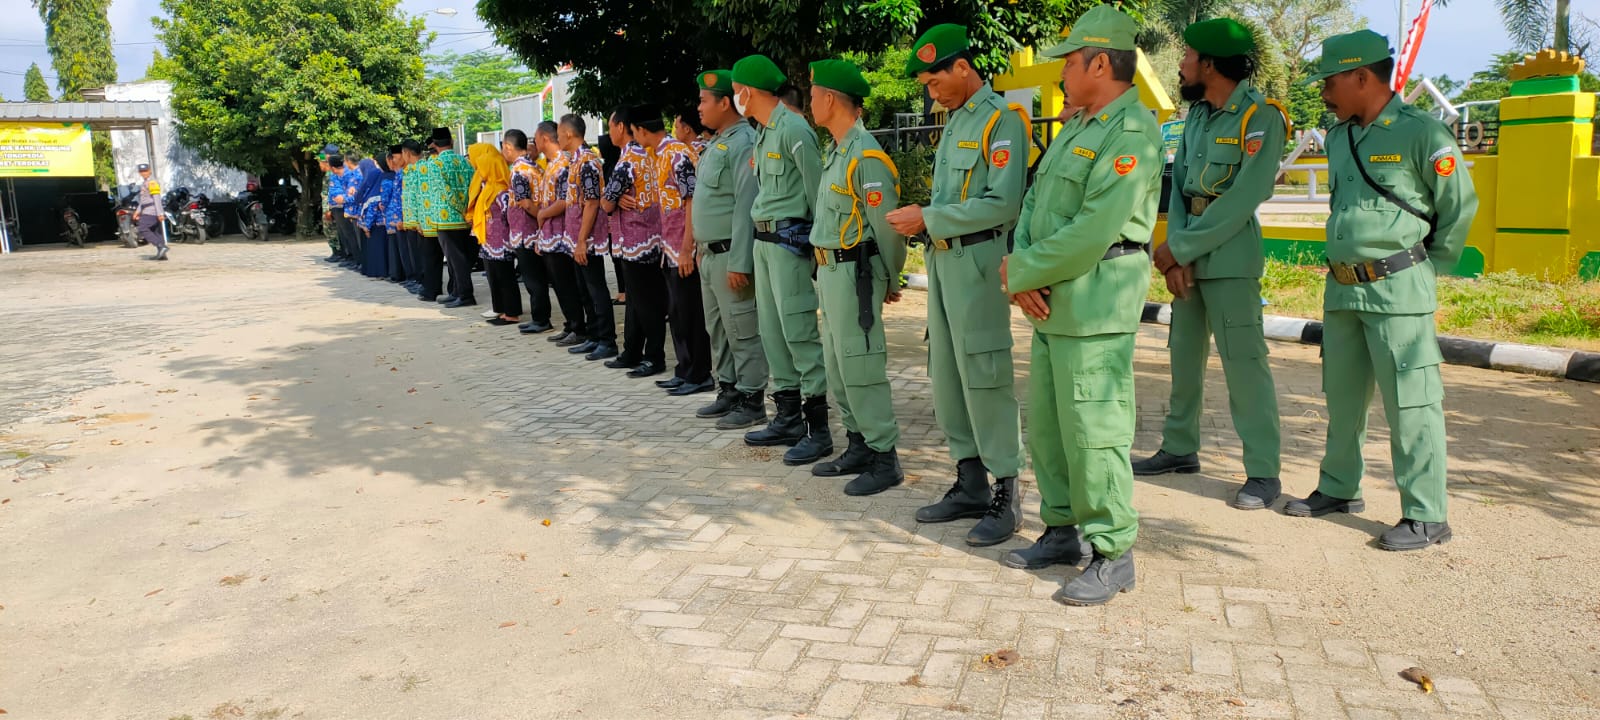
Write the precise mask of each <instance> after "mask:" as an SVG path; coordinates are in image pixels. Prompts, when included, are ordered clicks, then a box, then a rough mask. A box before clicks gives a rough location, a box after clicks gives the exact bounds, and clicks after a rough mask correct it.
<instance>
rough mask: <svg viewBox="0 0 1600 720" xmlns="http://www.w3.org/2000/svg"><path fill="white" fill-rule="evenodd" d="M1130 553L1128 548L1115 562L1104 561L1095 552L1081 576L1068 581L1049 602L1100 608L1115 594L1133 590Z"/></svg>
mask: <svg viewBox="0 0 1600 720" xmlns="http://www.w3.org/2000/svg"><path fill="white" fill-rule="evenodd" d="M1133 584H1134V573H1133V550H1132V549H1131V548H1130V549H1129V550H1128V551H1127V552H1125V553H1123V554H1122V557H1119V558H1117V559H1115V560H1108V559H1106V558H1105V557H1104V556H1102V555H1101V554H1100V553H1099V552H1096V553H1095V554H1094V559H1093V560H1091V561H1089V567H1086V568H1084V569H1083V574H1082V575H1079V576H1077V577H1075V578H1073V579H1072V581H1071V582H1068V583H1067V584H1066V587H1063V588H1061V589H1060V590H1057V591H1056V594H1055V595H1054V596H1053V599H1054V600H1055V601H1056V602H1058V603H1061V604H1063V605H1080V606H1088V605H1104V604H1106V603H1108V602H1111V598H1114V597H1116V596H1117V593H1125V592H1127V591H1129V590H1132V589H1133Z"/></svg>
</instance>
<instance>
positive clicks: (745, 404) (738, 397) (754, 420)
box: [717, 390, 767, 430]
mask: <svg viewBox="0 0 1600 720" xmlns="http://www.w3.org/2000/svg"><path fill="white" fill-rule="evenodd" d="M733 397H734V400H733V410H731V411H729V412H728V414H727V415H724V416H722V419H721V420H718V421H717V429H718V430H738V429H739V428H747V427H753V426H756V425H760V424H761V423H764V422H766V421H767V400H766V398H764V397H762V396H761V393H759V392H753V393H741V392H738V391H737V390H736V391H734V393H733Z"/></svg>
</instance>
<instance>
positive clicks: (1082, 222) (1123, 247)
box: [1000, 5, 1161, 605]
mask: <svg viewBox="0 0 1600 720" xmlns="http://www.w3.org/2000/svg"><path fill="white" fill-rule="evenodd" d="M1137 31H1138V27H1137V25H1136V24H1135V23H1134V21H1133V19H1132V18H1130V17H1128V16H1127V15H1124V14H1123V13H1121V12H1119V11H1117V10H1114V9H1112V8H1111V7H1110V6H1109V5H1097V6H1095V7H1094V8H1092V9H1090V10H1089V11H1088V12H1086V13H1084V14H1083V17H1082V18H1079V20H1078V22H1077V23H1076V24H1074V25H1073V26H1072V33H1071V34H1070V35H1068V36H1067V39H1066V40H1065V41H1064V42H1062V43H1060V44H1059V45H1056V46H1055V47H1052V48H1050V49H1048V50H1046V51H1045V53H1044V54H1045V56H1047V57H1064V58H1065V63H1064V64H1063V66H1062V69H1061V80H1062V82H1063V84H1064V85H1065V87H1066V90H1067V96H1068V97H1070V98H1072V102H1073V104H1074V105H1078V106H1080V107H1082V108H1083V112H1082V113H1080V114H1079V115H1078V116H1077V117H1076V118H1074V119H1072V120H1069V121H1068V122H1067V123H1066V124H1064V125H1063V126H1062V128H1061V134H1060V135H1058V136H1057V137H1056V139H1055V141H1054V142H1052V143H1051V144H1050V149H1049V150H1048V151H1047V152H1046V153H1045V156H1044V158H1043V159H1042V160H1041V161H1040V164H1039V169H1038V172H1037V173H1036V175H1035V178H1036V180H1035V185H1034V186H1033V188H1032V189H1031V190H1029V191H1028V195H1027V197H1026V199H1024V201H1023V204H1022V217H1021V218H1020V219H1019V220H1018V221H1017V235H1016V249H1015V250H1014V251H1013V252H1012V254H1011V255H1010V257H1008V258H1007V259H1006V261H1005V262H1004V263H1003V264H1002V265H1001V266H1000V281H1001V283H1002V284H1003V285H1004V287H1005V289H1006V291H1007V292H1009V293H1011V295H1012V298H1013V299H1014V300H1015V301H1016V303H1017V304H1018V305H1019V306H1020V307H1021V308H1022V310H1023V312H1024V314H1026V315H1027V316H1028V319H1029V320H1031V321H1032V322H1033V325H1034V330H1035V331H1034V335H1033V356H1032V372H1031V373H1030V374H1031V377H1032V388H1031V390H1030V393H1029V396H1028V422H1029V426H1030V428H1031V430H1030V432H1029V434H1028V446H1029V449H1030V450H1031V451H1032V453H1033V465H1034V472H1035V474H1036V475H1037V477H1038V482H1039V495H1040V496H1041V497H1042V499H1043V502H1042V504H1041V507H1040V509H1039V515H1040V518H1041V519H1042V520H1044V524H1045V525H1046V526H1047V528H1046V530H1045V533H1044V535H1043V536H1041V537H1040V538H1039V540H1038V541H1037V542H1036V543H1034V545H1033V546H1032V547H1029V548H1026V549H1023V550H1018V551H1013V552H1011V553H1007V554H1006V556H1005V558H1004V562H1005V563H1006V564H1007V565H1010V566H1012V567H1025V568H1042V567H1047V566H1049V565H1052V564H1055V563H1064V564H1076V563H1077V562H1079V561H1080V560H1082V558H1083V557H1084V555H1085V554H1086V551H1087V550H1088V548H1085V547H1084V541H1085V540H1086V541H1087V544H1088V545H1090V546H1092V548H1093V553H1094V556H1093V560H1091V561H1090V562H1089V565H1088V567H1087V568H1085V569H1084V571H1083V573H1082V574H1081V575H1079V576H1078V577H1076V578H1074V579H1073V580H1072V581H1070V582H1068V583H1067V584H1066V586H1065V587H1063V588H1062V589H1061V590H1060V591H1058V592H1057V593H1056V595H1055V599H1056V600H1057V601H1059V602H1063V603H1067V604H1069V605H1099V604H1103V603H1105V602H1108V601H1110V600H1111V598H1113V597H1115V596H1116V594H1117V593H1118V592H1123V591H1127V590H1131V589H1132V588H1133V584H1134V565H1133V552H1132V547H1133V540H1134V537H1135V536H1136V535H1137V534H1138V532H1139V517H1138V514H1137V513H1135V512H1134V509H1133V468H1132V467H1131V465H1130V463H1129V461H1128V450H1129V449H1130V447H1131V446H1132V444H1133V429H1134V404H1133V349H1134V339H1135V337H1136V335H1137V333H1138V330H1139V316H1140V314H1141V312H1142V311H1143V309H1144V297H1145V290H1146V289H1147V288H1148V287H1149V284H1150V269H1149V263H1150V260H1149V257H1148V256H1147V255H1146V254H1145V246H1146V244H1147V243H1149V241H1150V231H1151V228H1152V227H1154V225H1155V222H1156V211H1157V209H1158V205H1159V204H1160V197H1159V196H1160V193H1161V133H1160V129H1159V128H1158V127H1157V125H1156V121H1155V118H1154V117H1153V116H1152V114H1151V112H1150V110H1149V109H1148V108H1146V107H1145V106H1144V104H1143V103H1141V102H1139V92H1138V90H1136V89H1135V88H1134V87H1133V75H1134V72H1135V70H1136V68H1137V66H1138V55H1137V54H1136V51H1135V50H1134V44H1133V38H1134V34H1135V33H1136V32H1137Z"/></svg>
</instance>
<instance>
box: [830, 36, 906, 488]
mask: <svg viewBox="0 0 1600 720" xmlns="http://www.w3.org/2000/svg"><path fill="white" fill-rule="evenodd" d="M870 94H872V88H871V86H869V85H867V81H866V79H865V78H863V77H861V69H860V68H858V67H856V66H855V65H853V64H851V63H848V62H845V61H844V60H819V61H817V62H814V63H811V113H812V116H813V117H815V118H816V120H817V124H818V125H820V126H822V127H825V128H827V129H828V133H829V134H830V135H832V136H833V138H834V140H835V142H834V146H833V147H832V148H830V149H829V151H828V153H827V156H826V157H825V158H823V161H822V181H821V182H819V183H818V184H817V211H816V218H817V221H816V224H815V225H813V226H812V227H811V244H812V245H813V246H815V248H816V250H815V254H816V257H817V295H818V296H819V297H820V298H821V300H822V319H823V324H822V327H823V333H822V351H823V357H824V358H825V361H826V362H825V364H826V365H827V368H828V387H830V388H832V389H833V398H834V400H835V401H837V402H838V403H839V414H840V416H841V418H842V419H843V420H844V428H845V431H846V432H847V433H848V434H849V437H850V446H849V448H848V449H846V450H845V451H844V453H843V454H841V455H840V456H839V457H838V458H837V459H835V460H833V461H831V462H824V463H817V464H816V465H815V466H814V467H812V469H811V472H812V474H814V475H818V476H821V477H837V476H840V475H846V474H849V473H860V474H859V475H857V476H856V478H855V479H853V480H851V481H850V482H848V483H846V484H845V486H844V493H845V494H846V495H876V494H878V493H881V492H883V491H885V490H888V489H889V488H892V487H894V486H896V485H899V484H900V483H901V482H903V481H904V480H905V475H904V474H903V473H901V471H900V455H899V454H898V453H897V452H895V443H896V442H898V441H899V439H900V426H899V424H898V423H896V422H895V417H894V403H893V400H892V398H891V397H890V394H889V351H888V346H887V345H886V344H885V338H884V334H883V304H884V303H890V302H896V301H898V300H899V299H900V283H899V279H900V270H901V269H902V268H904V267H905V264H906V246H905V240H904V239H903V238H902V237H901V236H900V234H899V233H897V232H895V231H894V228H891V227H890V226H889V222H888V220H886V219H885V217H884V216H885V214H887V213H888V212H889V210H890V209H891V208H893V207H894V206H895V204H896V203H897V202H898V201H899V200H900V185H899V182H900V178H899V173H898V171H896V170H895V167H894V163H893V162H892V161H891V160H890V159H889V156H888V155H887V154H885V153H884V152H883V147H882V146H880V145H878V141H877V140H874V139H873V137H872V136H871V135H869V134H867V131H866V128H863V127H862V126H861V101H862V99H863V98H865V97H867V96H868V95H870ZM891 279H892V281H891ZM857 438H860V440H859V441H858V440H857Z"/></svg>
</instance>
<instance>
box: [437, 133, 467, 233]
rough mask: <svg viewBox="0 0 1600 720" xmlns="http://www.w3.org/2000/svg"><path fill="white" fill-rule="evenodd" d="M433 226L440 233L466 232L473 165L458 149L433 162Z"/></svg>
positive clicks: (441, 154) (445, 153)
mask: <svg viewBox="0 0 1600 720" xmlns="http://www.w3.org/2000/svg"><path fill="white" fill-rule="evenodd" d="M433 174H434V179H433V185H434V192H433V226H434V228H436V229H438V230H466V229H467V228H470V227H472V223H471V222H470V221H469V220H467V186H469V185H471V184H472V164H471V163H468V162H467V159H466V158H464V157H461V155H460V154H459V153H457V152H456V151H455V150H446V151H444V152H442V153H439V156H438V157H436V158H434V161H433Z"/></svg>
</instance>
